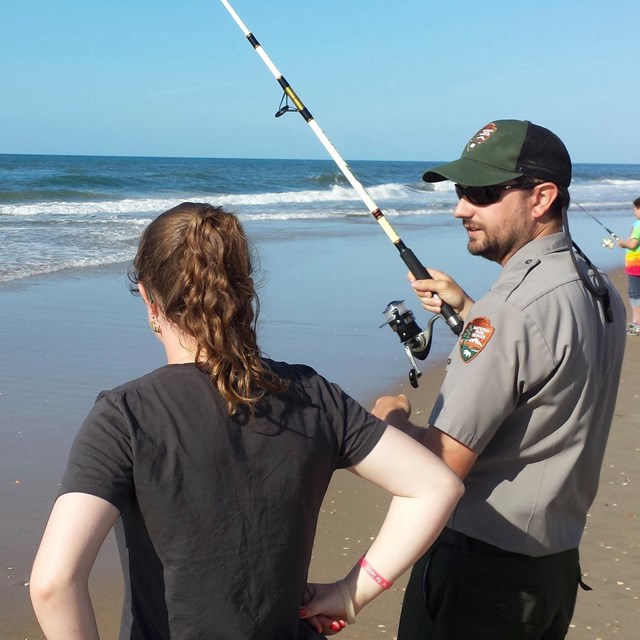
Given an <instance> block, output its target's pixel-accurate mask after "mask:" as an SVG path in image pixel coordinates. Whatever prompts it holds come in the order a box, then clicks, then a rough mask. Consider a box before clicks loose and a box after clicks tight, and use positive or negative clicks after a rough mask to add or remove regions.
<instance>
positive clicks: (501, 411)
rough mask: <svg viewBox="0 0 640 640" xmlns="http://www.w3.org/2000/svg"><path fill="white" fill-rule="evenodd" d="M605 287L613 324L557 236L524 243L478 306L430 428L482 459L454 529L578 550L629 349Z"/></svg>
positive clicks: (521, 548) (621, 316)
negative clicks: (624, 361) (624, 354)
mask: <svg viewBox="0 0 640 640" xmlns="http://www.w3.org/2000/svg"><path fill="white" fill-rule="evenodd" d="M578 261H579V265H580V268H581V269H583V270H584V272H585V273H586V272H587V267H586V265H585V263H584V261H583V260H581V259H580V258H578ZM606 282H607V284H608V286H609V289H610V294H611V308H612V311H613V316H614V320H613V322H611V323H609V322H606V320H605V318H604V314H603V310H602V305H601V304H600V303H599V302H598V300H597V299H596V298H595V297H594V296H593V295H592V294H591V293H589V292H588V291H587V289H586V288H585V286H584V284H583V283H582V282H581V280H580V278H579V276H578V274H577V272H576V270H575V268H574V266H573V264H572V262H571V256H570V254H569V251H568V244H567V241H566V239H565V236H564V234H561V233H558V234H554V235H551V236H546V237H543V238H539V239H537V240H534V241H533V242H530V243H528V244H527V245H525V246H524V247H523V248H521V249H520V250H519V251H518V252H517V253H516V254H514V255H513V256H512V257H511V258H510V259H509V261H508V262H507V264H506V265H505V266H504V269H503V271H502V273H501V275H500V277H499V278H498V280H497V282H496V283H495V284H494V286H493V287H492V288H491V290H490V291H489V293H488V294H487V295H486V296H484V297H483V298H481V299H480V300H479V301H478V302H476V303H475V304H474V306H473V308H472V309H471V311H470V313H469V315H468V317H467V320H468V321H469V322H468V324H467V326H466V327H465V329H464V331H463V332H462V334H461V337H460V340H459V342H458V343H457V345H456V347H455V348H454V350H453V352H452V354H451V357H450V361H449V366H448V370H447V375H446V378H445V381H444V384H443V386H442V389H441V392H440V395H439V398H438V400H437V401H436V404H435V406H434V409H433V412H432V414H431V418H430V421H429V423H430V424H431V425H434V426H436V427H437V428H438V429H440V430H441V431H443V432H445V433H446V434H448V435H450V436H451V437H453V438H455V439H456V440H458V441H459V442H461V443H463V444H464V445H466V446H467V447H469V448H470V449H472V450H473V451H475V452H477V453H479V457H478V459H477V460H476V463H475V464H474V466H473V468H472V469H471V472H470V473H469V475H468V476H467V479H466V481H465V484H466V492H465V495H464V496H463V498H462V500H461V501H460V503H459V505H458V507H457V508H456V511H455V513H454V515H453V516H452V519H451V521H450V523H449V526H451V528H453V529H456V530H458V531H461V532H462V533H465V534H467V535H469V536H472V537H474V538H478V539H480V540H484V541H485V542H489V543H490V544H493V545H496V546H498V547H500V548H502V549H505V550H508V551H515V552H518V553H523V554H527V555H530V556H543V555H548V554H551V553H557V552H561V551H565V550H567V549H571V548H576V547H577V546H578V543H579V541H580V537H581V535H582V531H583V528H584V524H585V520H586V514H587V510H588V508H589V507H590V506H591V503H592V502H593V499H594V498H595V494H596V491H597V488H598V480H599V474H600V467H601V464H602V458H603V455H604V450H605V446H606V441H607V436H608V433H609V427H610V425H611V420H612V416H613V410H614V406H615V400H616V395H617V389H618V382H619V378H620V369H621V366H622V358H623V353H624V345H625V331H624V328H625V309H624V304H623V302H622V300H621V298H620V296H619V295H618V293H617V291H616V290H615V289H614V287H613V285H611V283H610V282H609V281H608V280H606Z"/></svg>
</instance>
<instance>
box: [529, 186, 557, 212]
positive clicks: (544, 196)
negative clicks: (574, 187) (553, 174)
mask: <svg viewBox="0 0 640 640" xmlns="http://www.w3.org/2000/svg"><path fill="white" fill-rule="evenodd" d="M533 197H534V202H533V210H532V212H531V213H532V215H533V217H534V218H535V219H536V220H540V218H542V216H544V215H545V214H546V213H549V212H550V211H551V207H552V206H553V203H554V202H555V201H556V198H559V197H560V190H559V189H558V185H556V184H554V183H553V182H543V183H542V184H539V185H537V186H536V188H535V189H534V190H533ZM540 221H541V220H540Z"/></svg>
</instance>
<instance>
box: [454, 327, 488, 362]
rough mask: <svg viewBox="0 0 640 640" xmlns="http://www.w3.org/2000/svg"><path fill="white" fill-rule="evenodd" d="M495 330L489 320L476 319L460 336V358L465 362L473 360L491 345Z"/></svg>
mask: <svg viewBox="0 0 640 640" xmlns="http://www.w3.org/2000/svg"><path fill="white" fill-rule="evenodd" d="M494 331H495V329H494V328H493V327H492V326H491V321H490V320H489V318H482V317H481V318H474V319H473V320H471V322H469V323H468V324H467V326H466V327H465V328H464V331H463V332H462V336H460V342H459V344H460V357H461V358H462V360H463V362H470V361H471V360H473V359H474V358H475V357H476V356H477V355H478V354H479V353H480V352H481V351H482V350H483V349H484V348H485V347H486V346H487V344H488V343H489V340H490V339H491V336H492V335H493V332H494Z"/></svg>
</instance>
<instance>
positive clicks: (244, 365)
mask: <svg viewBox="0 0 640 640" xmlns="http://www.w3.org/2000/svg"><path fill="white" fill-rule="evenodd" d="M252 273H253V267H252V263H251V255H250V250H249V246H248V243H247V239H246V237H245V234H244V230H243V229H242V225H241V224H240V221H239V220H238V219H237V218H236V216H235V215H233V214H231V213H227V212H226V211H224V210H223V209H222V208H220V207H213V206H211V205H209V204H200V203H190V202H185V203H182V204H181V205H178V206H177V207H174V208H173V209H170V210H169V211H166V212H165V213H163V214H161V215H160V216H158V218H156V219H155V220H154V221H153V222H152V223H151V224H150V225H149V227H148V228H147V229H146V230H145V232H144V233H143V235H142V238H141V240H140V244H139V247H138V252H137V254H136V257H135V259H134V261H133V270H132V272H131V274H130V278H131V280H132V282H133V283H134V284H137V283H138V282H144V284H145V286H146V287H147V289H150V290H151V291H152V292H153V295H154V298H155V299H156V302H157V303H158V305H159V306H160V309H161V310H162V313H163V315H164V316H165V317H166V318H167V320H169V321H170V322H172V323H174V324H175V325H176V326H177V327H178V328H179V329H180V330H181V331H182V332H183V333H184V334H185V335H187V336H189V337H191V338H193V340H194V341H195V343H196V345H197V347H196V354H195V361H196V363H197V364H198V366H200V367H201V368H202V369H203V370H206V371H207V372H208V373H209V374H210V376H211V379H212V381H213V384H214V385H215V387H216V388H217V389H218V391H219V393H220V395H221V396H222V397H223V399H224V400H225V402H226V404H227V410H228V413H229V415H233V414H235V413H236V412H237V411H238V409H239V408H240V406H245V407H246V408H247V409H248V410H249V412H250V413H251V414H254V413H255V409H256V405H257V404H258V403H259V402H260V400H261V399H262V398H264V396H265V395H266V394H267V393H281V392H283V391H284V390H285V389H286V388H287V384H286V382H285V381H284V380H282V379H281V378H280V377H279V376H277V375H276V374H275V373H273V372H272V371H270V370H269V369H268V368H267V366H266V365H265V363H264V361H263V360H262V357H261V352H260V349H259V347H258V344H257V338H256V323H257V318H258V313H259V308H260V305H259V300H258V296H257V293H256V290H255V287H254V283H253V279H252V278H251V275H252Z"/></svg>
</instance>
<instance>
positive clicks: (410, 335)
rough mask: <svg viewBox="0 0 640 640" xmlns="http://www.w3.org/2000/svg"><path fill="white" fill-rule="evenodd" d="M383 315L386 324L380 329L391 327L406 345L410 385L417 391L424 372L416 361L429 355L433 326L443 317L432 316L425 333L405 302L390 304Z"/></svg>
mask: <svg viewBox="0 0 640 640" xmlns="http://www.w3.org/2000/svg"><path fill="white" fill-rule="evenodd" d="M382 314H383V315H384V319H385V322H384V323H383V324H381V325H380V328H382V327H384V326H386V325H389V326H390V327H391V328H392V329H393V330H394V332H395V333H397V334H398V338H400V342H402V344H403V345H404V351H405V353H406V354H407V358H409V362H410V363H411V370H410V371H409V383H410V384H411V386H412V387H413V388H414V389H417V388H418V378H419V377H420V376H421V375H422V372H421V371H420V369H418V365H417V364H416V360H415V359H416V358H417V359H418V360H424V359H425V358H426V357H427V356H428V355H429V351H430V350H431V338H432V333H433V324H434V323H435V321H436V320H437V319H438V318H441V317H442V316H440V315H434V316H432V317H431V318H430V319H429V323H428V324H427V328H426V329H425V330H424V331H423V330H422V329H420V327H419V326H418V324H417V323H416V321H415V318H414V315H413V312H412V311H411V309H407V306H406V305H405V304H404V300H394V301H392V302H390V303H389V304H388V305H387V308H386V309H385V310H384V311H383V312H382Z"/></svg>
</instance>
